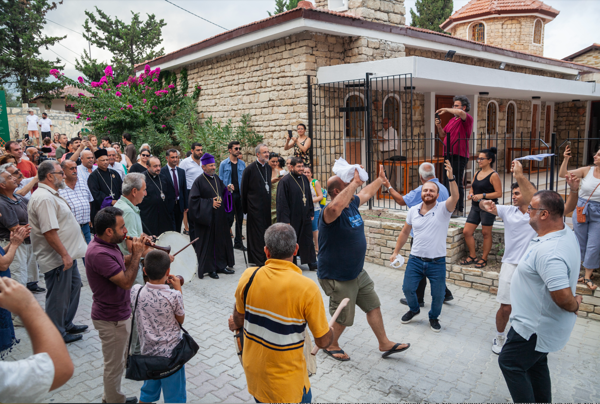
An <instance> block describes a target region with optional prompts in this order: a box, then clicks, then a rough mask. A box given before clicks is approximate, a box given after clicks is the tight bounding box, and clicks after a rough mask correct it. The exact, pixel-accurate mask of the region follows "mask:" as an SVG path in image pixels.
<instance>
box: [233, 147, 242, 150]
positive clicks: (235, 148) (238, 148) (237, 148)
mask: <svg viewBox="0 0 600 404" xmlns="http://www.w3.org/2000/svg"><path fill="white" fill-rule="evenodd" d="M240 149H241V147H234V148H233V150H240Z"/></svg>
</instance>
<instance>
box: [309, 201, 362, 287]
mask: <svg viewBox="0 0 600 404" xmlns="http://www.w3.org/2000/svg"><path fill="white" fill-rule="evenodd" d="M359 206H360V198H359V197H357V196H355V197H354V199H353V200H352V202H350V206H348V207H347V208H346V209H344V210H343V211H342V214H341V215H340V217H338V218H337V219H336V220H335V221H333V222H331V223H329V224H326V223H325V219H324V217H325V215H324V214H323V213H321V216H319V269H318V271H317V276H318V277H319V278H320V279H333V280H336V281H350V280H352V279H356V278H358V275H359V274H360V272H361V271H362V270H363V265H364V263H365V254H366V253H367V239H366V237H365V224H364V222H363V220H362V216H361V215H360V212H359V211H358V207H359ZM326 209H327V208H326Z"/></svg>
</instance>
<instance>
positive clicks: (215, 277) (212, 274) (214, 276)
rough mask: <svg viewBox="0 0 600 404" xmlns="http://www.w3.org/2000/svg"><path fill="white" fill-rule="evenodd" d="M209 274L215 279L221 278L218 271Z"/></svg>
mask: <svg viewBox="0 0 600 404" xmlns="http://www.w3.org/2000/svg"><path fill="white" fill-rule="evenodd" d="M208 276H210V277H211V278H213V279H219V275H217V273H216V272H209V273H208Z"/></svg>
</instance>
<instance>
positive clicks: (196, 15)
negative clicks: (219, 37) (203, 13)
mask: <svg viewBox="0 0 600 404" xmlns="http://www.w3.org/2000/svg"><path fill="white" fill-rule="evenodd" d="M165 1H166V2H167V3H169V4H172V5H174V6H175V7H177V8H180V9H182V10H183V11H185V12H186V13H190V14H191V15H193V16H195V17H198V18H200V19H201V20H204V21H206V22H208V23H210V24H212V25H216V26H217V27H219V28H222V29H224V30H225V31H229V29H227V28H225V27H222V26H220V25H219V24H215V23H214V22H212V21H209V20H207V19H206V18H204V17H200V16H199V15H198V14H194V13H192V12H191V11H189V10H186V9H185V8H183V7H181V6H178V5H177V4H175V3H173V2H171V1H169V0H165Z"/></svg>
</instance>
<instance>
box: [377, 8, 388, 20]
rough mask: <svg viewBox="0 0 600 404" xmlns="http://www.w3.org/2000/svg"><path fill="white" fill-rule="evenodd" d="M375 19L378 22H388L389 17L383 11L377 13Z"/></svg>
mask: <svg viewBox="0 0 600 404" xmlns="http://www.w3.org/2000/svg"><path fill="white" fill-rule="evenodd" d="M375 19H376V20H377V21H383V22H388V20H389V19H388V15H387V13H384V12H382V11H375Z"/></svg>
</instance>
